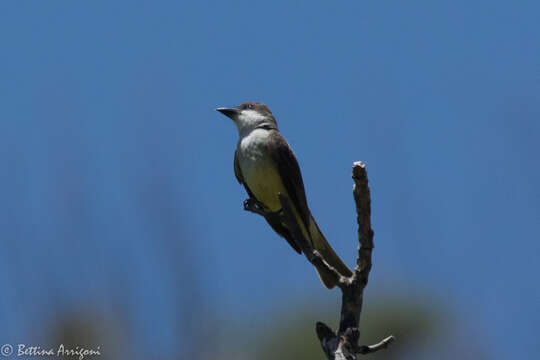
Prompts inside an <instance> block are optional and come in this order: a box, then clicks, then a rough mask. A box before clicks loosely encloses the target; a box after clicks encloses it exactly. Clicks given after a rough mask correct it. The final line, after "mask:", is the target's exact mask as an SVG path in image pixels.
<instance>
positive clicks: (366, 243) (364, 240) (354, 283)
mask: <svg viewBox="0 0 540 360" xmlns="http://www.w3.org/2000/svg"><path fill="white" fill-rule="evenodd" d="M352 178H353V180H354V186H353V196H354V201H355V203H356V219H357V222H358V242H359V245H358V257H357V260H356V267H355V268H354V271H353V274H352V276H351V277H346V276H343V275H342V274H340V273H339V271H337V270H336V269H335V268H333V267H332V266H330V265H329V264H328V263H327V262H326V261H325V260H324V258H323V257H322V256H321V254H319V252H318V251H317V250H315V249H314V248H313V246H312V245H311V243H310V242H309V241H308V240H307V239H305V237H304V235H303V234H302V231H301V230H300V228H299V226H298V224H297V223H296V221H295V216H294V212H293V209H292V205H291V202H290V199H289V198H288V197H287V196H286V195H284V194H281V193H280V194H279V195H278V196H279V200H280V202H281V206H282V209H281V210H280V211H278V212H275V213H270V212H267V211H266V210H265V207H264V205H262V204H261V203H259V202H258V201H257V200H255V199H248V200H246V201H244V209H245V210H246V211H250V212H253V213H255V214H258V215H261V216H264V217H268V216H280V217H282V219H283V220H284V221H285V223H286V224H287V227H288V228H289V230H290V231H291V232H292V235H293V237H294V238H295V240H296V242H297V243H298V244H299V245H300V247H301V249H302V252H303V253H304V255H305V257H306V259H307V260H308V261H309V262H310V263H311V264H313V265H314V266H317V267H318V268H319V269H321V268H323V269H325V271H326V272H327V273H328V274H329V275H331V276H333V277H334V278H335V279H336V283H337V286H338V287H339V288H340V290H341V293H342V301H341V317H340V322H339V329H338V331H337V333H336V332H334V331H333V330H332V329H331V328H330V327H328V326H327V325H326V324H324V323H322V322H317V324H316V333H317V337H318V338H319V341H320V343H321V347H322V349H323V351H324V353H325V355H326V358H327V359H328V360H345V359H347V360H354V359H356V356H357V355H358V354H362V355H364V354H370V353H374V352H376V351H379V350H381V349H386V348H387V347H388V346H389V345H390V344H391V343H392V342H393V341H394V340H395V338H394V336H392V335H390V336H388V337H387V338H385V339H383V340H381V341H380V342H379V343H377V344H374V345H361V346H359V345H358V340H359V338H360V330H359V322H360V314H361V312H362V301H363V293H364V288H365V287H366V285H367V283H368V278H369V272H370V270H371V266H372V263H371V253H372V251H373V247H374V246H373V230H372V228H371V199H370V191H369V186H368V178H367V171H366V166H365V164H364V163H362V162H360V161H359V162H355V163H354V164H353V168H352Z"/></svg>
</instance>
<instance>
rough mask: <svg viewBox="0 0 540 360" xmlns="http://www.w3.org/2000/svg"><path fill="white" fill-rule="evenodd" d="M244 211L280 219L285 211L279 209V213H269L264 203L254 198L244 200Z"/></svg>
mask: <svg viewBox="0 0 540 360" xmlns="http://www.w3.org/2000/svg"><path fill="white" fill-rule="evenodd" d="M244 210H245V211H249V212H252V213H255V214H258V215H261V216H264V217H265V218H276V219H279V218H280V217H281V216H282V214H283V209H279V210H278V211H269V210H268V208H267V207H266V206H264V204H263V203H262V202H260V201H258V200H256V199H252V198H249V199H246V200H244Z"/></svg>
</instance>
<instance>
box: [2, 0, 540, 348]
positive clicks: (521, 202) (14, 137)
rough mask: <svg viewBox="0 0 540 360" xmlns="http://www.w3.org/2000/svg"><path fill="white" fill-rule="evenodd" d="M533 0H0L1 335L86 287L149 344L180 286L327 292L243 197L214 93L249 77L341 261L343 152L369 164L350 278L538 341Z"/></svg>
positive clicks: (477, 330)
mask: <svg viewBox="0 0 540 360" xmlns="http://www.w3.org/2000/svg"><path fill="white" fill-rule="evenodd" d="M539 11H540V6H539V5H538V4H537V3H536V2H532V1H516V2H512V3H509V2H501V1H490V2H487V1H477V2H468V1H454V2H447V3H440V2H432V1H416V2H390V3H382V2H339V3H332V2H294V3H292V4H291V3H289V2H272V3H253V2H198V3H195V2H193V3H181V2H159V3H157V2H150V1H148V2H139V1H130V2H115V3H111V2H100V1H92V2H86V3H82V2H67V1H55V2H33V3H29V2H27V3H20V2H11V3H3V4H2V5H0V14H1V15H0V18H1V21H0V43H1V45H2V55H1V56H0V71H1V74H2V81H0V99H1V100H0V104H1V106H0V118H1V119H2V120H1V124H2V125H1V129H2V130H1V131H0V160H1V163H2V166H3V171H2V175H1V176H0V192H1V195H2V199H3V203H4V206H3V207H2V209H1V210H0V212H1V216H0V219H2V220H1V221H2V222H3V223H2V226H1V228H2V232H1V233H0V235H1V240H2V248H3V250H2V251H1V253H0V259H1V261H0V281H2V283H3V284H7V285H5V286H6V288H7V289H8V290H9V291H8V292H7V294H5V296H3V297H2V299H1V300H0V315H1V317H2V321H3V323H4V324H7V326H4V327H3V329H2V330H0V336H1V338H0V342H16V341H28V340H26V339H29V338H30V336H37V338H40V337H39V333H40V328H39V327H38V328H37V329H36V328H35V326H34V325H31V324H34V322H35V321H36V318H39V321H38V324H42V325H40V326H46V325H45V324H46V323H47V319H48V318H54V317H55V315H54V314H56V313H57V312H59V311H61V310H63V309H66V308H67V309H69V308H73V307H77V306H80V305H78V304H81V303H82V304H86V305H84V306H89V307H95V306H97V307H100V308H101V307H103V308H106V309H107V311H109V312H111V313H115V312H116V311H117V306H119V308H121V309H122V311H126V313H128V314H129V316H130V318H131V319H132V320H130V334H131V335H130V337H129V338H130V339H131V338H133V339H138V341H139V344H141V345H140V346H141V348H144V349H145V350H144V351H145V352H146V353H152V352H151V351H152V350H151V349H152V346H153V345H152V344H156V343H157V344H158V345H159V348H160V349H161V351H163V354H169V353H172V352H173V351H174V349H175V344H176V343H175V341H177V332H175V331H180V332H181V331H186V330H185V329H184V328H182V329H180V330H178V329H176V328H175V326H176V325H175V322H174V321H173V320H171V319H177V318H184V317H186V316H188V315H186V314H185V313H184V312H183V310H181V308H182V307H183V306H186V308H187V305H185V304H189V301H192V300H190V295H189V294H191V293H196V294H199V295H200V294H203V295H204V294H208V293H211V294H212V296H211V299H206V300H205V301H207V302H208V304H207V305H208V306H209V307H211V308H213V309H214V311H215V312H216V313H217V314H236V316H240V315H241V316H243V317H244V318H247V319H248V321H257V319H260V318H263V317H264V316H265V315H264V314H266V313H268V312H271V311H272V310H273V309H274V308H275V307H276V304H278V303H279V304H283V302H284V301H285V302H286V301H288V300H287V299H297V298H298V299H300V298H306V297H316V298H317V299H318V300H320V301H321V302H325V301H332V299H334V298H335V297H336V296H337V293H336V292H327V291H326V290H323V289H322V287H321V286H320V284H319V283H318V280H317V278H316V276H315V275H314V271H313V270H312V269H311V268H310V266H308V264H307V263H306V262H305V261H304V260H303V259H302V258H301V257H299V256H297V255H296V254H295V253H294V252H292V251H290V249H289V248H288V245H287V244H286V242H285V241H283V240H282V239H280V238H278V237H277V236H276V235H275V234H274V233H273V232H272V231H271V229H270V228H269V227H268V226H267V225H266V224H265V223H264V221H263V220H262V219H259V218H258V217H256V216H254V215H252V214H248V213H245V212H244V211H243V210H242V201H243V199H244V198H245V197H246V194H245V192H244V191H243V189H242V188H241V187H240V186H239V185H238V184H237V183H236V180H235V179H234V175H233V169H232V160H233V151H234V147H235V144H236V141H237V134H236V129H235V128H234V126H233V124H232V122H231V121H230V120H228V119H227V118H225V117H223V116H221V115H220V114H218V113H217V112H215V111H214V109H215V108H216V107H218V106H232V105H237V104H239V103H241V102H244V101H248V100H254V101H261V102H264V103H266V104H268V105H269V106H270V108H271V109H272V110H273V112H274V114H275V115H276V117H277V120H278V123H279V126H280V129H281V131H282V133H283V134H284V136H285V137H286V138H287V139H288V140H289V142H290V144H291V146H292V147H293V148H294V150H295V152H296V154H297V157H298V159H299V162H300V166H301V168H302V172H303V176H304V182H305V185H306V192H307V196H308V202H309V204H310V207H311V210H312V212H313V214H314V216H315V218H316V219H317V220H318V222H319V225H320V226H321V228H322V229H323V232H324V233H325V234H326V236H327V237H328V239H330V241H331V242H332V244H333V245H334V247H335V248H336V250H337V252H338V253H340V254H341V255H342V256H343V258H344V260H345V261H346V262H347V263H349V264H352V263H353V262H354V251H353V250H354V248H355V246H356V244H355V231H356V227H355V223H354V204H353V201H352V196H351V186H352V181H351V179H350V169H351V164H352V162H353V161H357V160H362V161H364V162H365V163H366V164H367V165H368V172H369V176H370V182H371V188H372V196H373V227H374V229H375V234H376V237H375V243H376V250H375V253H374V270H373V273H372V277H371V280H370V285H369V286H370V287H369V288H368V290H372V291H373V292H377V291H385V289H396V288H397V289H400V291H402V292H404V293H410V294H411V296H418V294H421V295H420V296H426V297H429V298H432V299H433V301H434V302H437V303H441V304H444V305H443V306H444V307H445V308H448V309H450V311H451V312H452V313H454V314H456V315H455V316H456V317H457V319H458V323H459V324H460V326H462V328H464V329H467V331H468V332H469V333H470V334H473V335H474V336H478V337H481V338H483V339H484V340H485V343H484V345H485V347H486V348H487V351H488V353H490V354H491V355H492V356H493V357H497V358H510V357H516V358H520V357H521V358H530V357H531V354H538V349H537V345H538V340H537V339H536V336H535V335H534V334H535V332H536V331H535V330H537V329H536V324H538V323H539V322H540V309H539V305H538V304H540V288H539V286H538V281H537V274H538V271H539V266H538V262H539V254H540V241H539V240H540V237H539V230H540V205H539V204H540V190H539V188H538V184H539V183H540V168H539V167H538V155H539V150H540V149H539V146H538V142H539V135H540V46H539V44H540V25H538V16H537V15H538V13H539ZM162 229H167V230H162ZM180 234H181V235H180ZM160 238H163V239H165V238H166V239H167V240H166V241H165V240H164V241H160V240H159V239H160ZM188 254H189V255H188ZM83 259H84V260H83ZM276 259H278V261H277V262H278V264H279V266H276V265H275V264H276ZM66 269H69V271H66ZM178 269H183V270H182V271H183V272H181V275H178V271H179V270H178ZM186 278H190V279H191V278H192V279H195V280H196V283H197V284H198V285H197V289H193V288H191V287H184V286H183V285H182V283H181V282H179V281H178V280H179V279H182V280H184V279H186ZM190 286H191V285H190ZM37 294H40V297H41V300H40V301H36V300H35V296H36V295H37ZM115 294H116V295H115ZM126 294H129V295H128V297H129V300H126V299H124V297H122V296H126ZM425 294H428V295H425ZM117 299H121V300H117ZM179 303H182V304H184V303H185V304H184V305H180V306H179V305H178V304H179ZM118 304H120V305H118ZM281 306H283V305H281ZM219 316H222V315H219ZM188 317H189V316H188ZM150 319H151V320H152V323H153V324H154V325H148V322H149V320H150ZM158 328H159V329H161V331H159V332H156V329H158ZM31 334H33V335H31ZM131 336H132V337H131ZM4 339H6V340H4ZM518 343H519V344H520V346H519V347H517V348H516V347H514V346H510V345H506V344H518ZM495 348H496V351H495V350H494V349H495Z"/></svg>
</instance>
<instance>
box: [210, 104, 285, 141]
mask: <svg viewBox="0 0 540 360" xmlns="http://www.w3.org/2000/svg"><path fill="white" fill-rule="evenodd" d="M216 110H217V111H219V112H220V113H222V114H223V115H225V116H228V117H229V118H231V119H232V120H233V121H234V123H235V124H236V126H237V127H238V132H239V133H240V136H243V135H246V134H248V133H250V132H251V131H253V130H254V129H257V128H267V129H277V122H276V119H275V118H274V115H272V112H271V111H270V109H269V108H268V106H266V105H264V104H263V103H259V102H245V103H243V104H241V105H238V106H237V107H234V108H217V109H216Z"/></svg>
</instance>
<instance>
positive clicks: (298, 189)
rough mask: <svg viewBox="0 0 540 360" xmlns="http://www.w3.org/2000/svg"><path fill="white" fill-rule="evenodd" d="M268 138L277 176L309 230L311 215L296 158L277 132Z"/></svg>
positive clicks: (273, 132)
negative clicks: (276, 166) (277, 172)
mask: <svg viewBox="0 0 540 360" xmlns="http://www.w3.org/2000/svg"><path fill="white" fill-rule="evenodd" d="M270 136H272V137H273V139H272V141H270V142H269V144H270V146H271V147H272V148H271V149H270V154H272V158H273V160H274V161H275V162H276V164H277V165H278V169H279V174H280V176H281V179H282V181H283V185H284V186H285V189H286V190H287V192H288V195H289V198H290V199H291V201H292V203H293V204H294V205H295V206H296V210H297V211H298V212H299V213H300V216H301V217H302V221H303V222H304V225H305V226H306V229H309V219H310V217H311V213H310V211H309V208H308V205H307V200H306V192H305V190H304V181H303V180H302V173H301V172H300V166H298V160H296V156H295V155H294V152H293V151H292V149H291V147H290V146H289V144H288V143H287V141H286V140H285V138H284V137H283V136H282V135H281V134H280V133H279V132H278V131H272V133H271V135H270Z"/></svg>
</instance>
